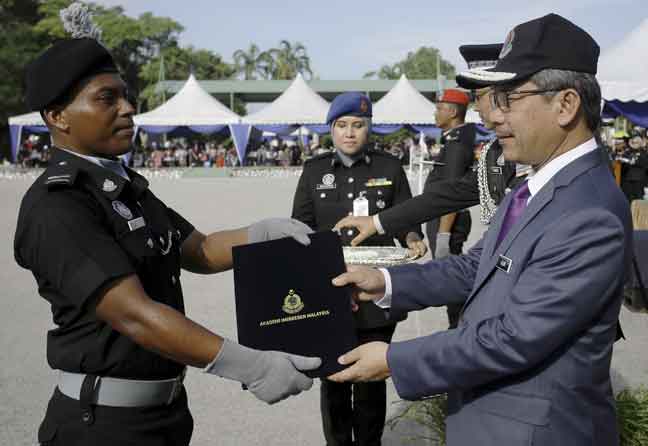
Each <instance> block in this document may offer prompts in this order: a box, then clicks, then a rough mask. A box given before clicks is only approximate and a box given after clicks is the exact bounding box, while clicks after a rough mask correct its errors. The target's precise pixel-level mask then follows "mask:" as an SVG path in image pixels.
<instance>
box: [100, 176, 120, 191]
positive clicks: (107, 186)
mask: <svg viewBox="0 0 648 446" xmlns="http://www.w3.org/2000/svg"><path fill="white" fill-rule="evenodd" d="M116 189H117V185H116V184H115V182H114V181H112V180H109V179H106V181H104V183H103V190H104V192H113V191H115V190H116Z"/></svg>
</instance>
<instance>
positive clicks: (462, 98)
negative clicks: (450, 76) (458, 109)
mask: <svg viewBox="0 0 648 446" xmlns="http://www.w3.org/2000/svg"><path fill="white" fill-rule="evenodd" d="M439 102H449V103H450V104H459V105H468V103H469V102H470V98H469V97H468V95H467V94H466V93H464V92H463V91H461V90H455V89H453V88H449V89H447V90H445V91H444V92H443V96H442V97H441V99H440V100H439Z"/></svg>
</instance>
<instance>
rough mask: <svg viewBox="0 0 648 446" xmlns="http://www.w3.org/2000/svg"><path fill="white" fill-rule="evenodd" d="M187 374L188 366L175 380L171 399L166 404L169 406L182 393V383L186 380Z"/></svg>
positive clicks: (170, 395)
mask: <svg viewBox="0 0 648 446" xmlns="http://www.w3.org/2000/svg"><path fill="white" fill-rule="evenodd" d="M186 375H187V368H186V367H185V368H184V369H183V370H182V373H180V375H179V376H178V377H177V378H176V379H175V381H173V387H172V388H171V393H170V394H169V399H168V400H167V402H166V404H167V406H168V405H169V404H171V403H173V402H174V401H175V399H176V398H177V397H178V395H180V391H181V390H182V383H183V382H184V378H185V376H186Z"/></svg>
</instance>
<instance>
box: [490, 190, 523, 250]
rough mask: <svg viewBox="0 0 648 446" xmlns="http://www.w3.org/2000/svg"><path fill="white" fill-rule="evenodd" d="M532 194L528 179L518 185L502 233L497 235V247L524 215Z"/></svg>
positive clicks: (507, 211)
mask: <svg viewBox="0 0 648 446" xmlns="http://www.w3.org/2000/svg"><path fill="white" fill-rule="evenodd" d="M530 195H531V192H529V182H528V181H525V182H524V183H522V185H520V187H518V188H517V189H516V190H515V192H514V193H513V199H512V200H511V202H510V203H509V207H508V209H507V210H506V216H505V217H504V221H503V222H502V228H501V229H500V233H499V235H498V236H497V244H496V245H495V248H497V247H498V246H499V244H500V242H501V241H502V240H504V237H506V234H508V232H509V231H510V230H511V228H512V227H513V225H515V223H516V222H517V221H518V220H519V219H520V217H521V216H522V213H523V212H524V209H525V208H526V205H527V201H528V200H529V196H530Z"/></svg>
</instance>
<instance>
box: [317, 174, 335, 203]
mask: <svg viewBox="0 0 648 446" xmlns="http://www.w3.org/2000/svg"><path fill="white" fill-rule="evenodd" d="M335 187H336V186H335V175H333V174H332V173H327V174H326V175H324V176H323V177H322V182H321V183H320V184H318V185H317V186H316V187H315V188H316V189H317V190H322V189H335ZM322 198H323V197H322Z"/></svg>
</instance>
